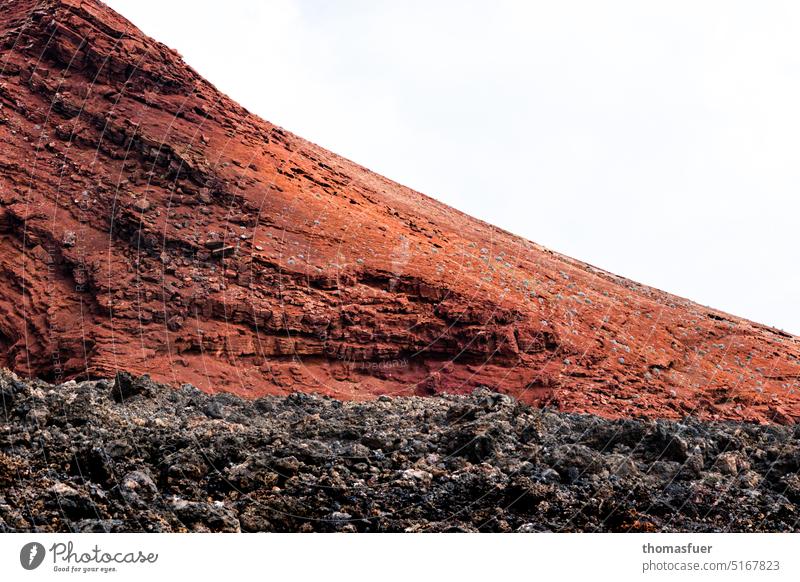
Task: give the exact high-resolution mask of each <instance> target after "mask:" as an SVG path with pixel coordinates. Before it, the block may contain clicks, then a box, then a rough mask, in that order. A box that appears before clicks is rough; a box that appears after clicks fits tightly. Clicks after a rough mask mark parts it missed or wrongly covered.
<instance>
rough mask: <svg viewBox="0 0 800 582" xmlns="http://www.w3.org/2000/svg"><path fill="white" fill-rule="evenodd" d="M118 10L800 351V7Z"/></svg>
mask: <svg viewBox="0 0 800 582" xmlns="http://www.w3.org/2000/svg"><path fill="white" fill-rule="evenodd" d="M108 4H109V5H111V6H112V7H114V8H115V9H116V10H118V11H119V12H121V13H122V14H123V15H125V16H126V17H127V18H129V19H130V20H131V21H133V22H134V23H135V24H136V25H137V26H139V27H140V28H141V29H142V30H144V31H145V32H146V33H147V34H149V35H151V36H154V37H155V38H157V39H158V40H160V41H162V42H164V43H166V44H168V45H170V46H172V47H173V48H176V49H177V50H178V51H179V52H180V53H181V54H182V55H183V56H184V58H185V60H186V61H187V62H188V63H189V64H190V65H192V66H193V67H194V68H195V69H196V70H198V71H199V72H200V73H201V74H202V75H203V76H205V77H206V78H208V79H209V80H210V81H211V82H212V83H214V84H215V85H216V86H217V87H218V88H219V89H220V90H222V91H224V92H225V93H227V94H229V95H230V96H231V97H233V98H234V99H236V100H237V101H239V102H240V103H241V104H242V105H244V106H245V107H247V108H248V109H250V110H251V111H253V112H254V113H257V114H259V115H260V116H262V117H264V118H265V119H268V120H269V121H272V122H273V123H277V124H279V125H281V126H283V127H285V128H286V129H288V130H290V131H292V132H294V133H297V134H299V135H301V136H303V137H305V138H307V139H310V140H311V141H314V142H316V143H318V144H320V145H322V146H324V147H326V148H328V149H330V150H333V151H335V152H337V153H339V154H342V155H344V156H346V157H348V158H350V159H352V160H354V161H356V162H359V163H361V164H363V165H365V166H367V167H369V168H370V169H372V170H374V171H376V172H379V173H381V174H383V175H385V176H387V177H389V178H392V179H393V180H396V181H398V182H401V183H403V184H406V185H408V186H411V187H413V188H415V189H417V190H420V191H422V192H425V193H426V194H429V195H431V196H434V197H435V198H438V199H439V200H442V201H444V202H446V203H448V204H450V205H452V206H455V207H456V208H459V209H461V210H464V211H466V212H468V213H470V214H472V215H474V216H477V217H479V218H482V219H484V220H486V221H488V222H492V223H494V224H497V225H498V226H501V227H504V228H506V229H508V230H510V231H512V232H515V233H517V234H520V235H522V236H524V237H526V238H529V239H531V240H534V241H536V242H538V243H541V244H544V245H546V246H548V247H550V248H553V249H555V250H557V251H560V252H563V253H565V254H567V255H570V256H573V257H575V258H578V259H581V260H584V261H587V262H590V263H592V264H594V265H597V266H598V267H602V268H605V269H607V270H609V271H612V272H615V273H617V274H620V275H624V276H627V277H630V278H632V279H635V280H637V281H640V282H642V283H645V284H648V285H652V286H655V287H658V288H661V289H664V290H667V291H670V292H673V293H677V294H678V295H682V296H685V297H688V298H690V299H693V300H695V301H698V302H700V303H703V304H706V305H711V306H714V307H717V308H719V309H723V310H726V311H729V312H731V313H734V314H737V315H741V316H744V317H748V318H750V319H754V320H756V321H760V322H763V323H766V324H769V325H774V326H776V327H779V328H782V329H785V330H787V331H792V332H794V333H800V302H798V301H797V299H798V289H799V288H800V269H798V263H800V231H799V230H798V228H797V221H798V211H800V191H798V190H799V189H800V188H799V187H800V34H798V32H799V31H800V3H796V2H794V3H793V2H777V1H775V2H736V1H732V0H726V1H723V2H712V1H704V2H701V1H698V0H692V1H688V2H684V1H676V0H670V2H641V1H640V0H639V1H631V2H621V1H604V2H597V1H596V0H590V1H585V2H577V1H569V0H559V1H558V2H522V1H518V2H502V1H499V2H498V1H491V2H490V1H488V0H487V1H485V2H480V3H479V2H470V1H465V0H458V1H450V0H439V1H431V0H428V1H416V0H411V1H409V0H404V1H402V2H400V1H391V2H390V1H383V0H364V1H362V2H357V1H354V0H337V1H336V2H332V1H324V0H319V1H310V0H258V1H256V0H249V1H246V0H225V1H220V0H211V1H209V0H191V1H189V0H169V1H164V0H159V1H154V0H108Z"/></svg>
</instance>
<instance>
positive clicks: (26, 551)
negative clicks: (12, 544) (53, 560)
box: [19, 542, 45, 570]
mask: <svg viewBox="0 0 800 582" xmlns="http://www.w3.org/2000/svg"><path fill="white" fill-rule="evenodd" d="M44 555H45V549H44V546H43V545H42V544H40V543H39V542H30V543H27V544H25V545H24V546H22V549H21V550H20V551H19V563H20V564H22V567H23V568H25V569H26V570H35V569H36V568H38V567H39V566H41V565H42V562H43V561H44Z"/></svg>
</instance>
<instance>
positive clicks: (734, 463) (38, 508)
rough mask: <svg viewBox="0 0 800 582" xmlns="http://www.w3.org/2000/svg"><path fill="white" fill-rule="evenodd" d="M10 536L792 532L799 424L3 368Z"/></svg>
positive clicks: (1, 452)
mask: <svg viewBox="0 0 800 582" xmlns="http://www.w3.org/2000/svg"><path fill="white" fill-rule="evenodd" d="M0 404H2V414H3V416H2V419H0V531H6V532H13V531H25V532H29V531H41V532H51V531H58V532H88V531H91V532H97V531H111V532H121V531H144V532H161V531H224V532H239V531H241V532H260V531H280V532H311V531H320V532H335V531H342V532H474V531H480V532H542V531H552V532H562V531H587V532H596V531H644V532H654V531H690V532H707V531H734V532H750V531H797V530H798V518H799V517H800V514H799V513H798V502H800V476H798V469H799V468H800V448H798V436H799V433H800V430H798V428H796V427H787V426H759V425H755V424H735V423H730V422H720V423H707V422H699V421H697V420H693V419H686V420H684V421H680V422H676V421H653V420H639V419H625V420H609V419H604V418H599V417H595V416H588V415H575V414H567V413H562V412H557V411H553V410H539V409H534V408H530V407H528V406H526V405H524V404H521V403H519V402H517V401H515V400H513V399H512V398H510V397H508V396H505V395H501V394H497V393H494V392H490V391H489V390H486V389H482V388H478V389H476V390H475V392H474V393H473V394H472V395H471V396H437V397H429V398H428V397H426V398H418V397H409V398H390V397H385V396H384V397H380V398H378V399H377V400H372V401H366V402H341V401H338V400H334V399H331V398H327V397H318V396H313V395H307V394H300V393H297V394H292V395H290V396H287V397H265V398H260V399H258V400H244V399H241V398H238V397H234V396H230V395H227V394H217V395H213V396H209V395H206V394H204V393H202V392H200V391H199V390H197V389H196V388H194V387H192V386H189V385H184V386H183V387H181V388H180V389H173V388H170V387H166V386H161V385H158V384H156V383H154V382H152V381H151V380H150V379H149V378H148V377H146V376H143V377H139V378H134V377H132V376H130V375H128V374H125V373H120V374H118V375H117V378H116V379H115V380H99V381H87V382H67V383H64V384H61V385H58V386H53V385H49V384H47V383H45V382H41V381H35V380H33V381H31V380H23V379H20V378H18V377H16V376H15V375H13V374H11V373H10V372H0Z"/></svg>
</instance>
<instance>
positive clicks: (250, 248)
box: [0, 0, 800, 423]
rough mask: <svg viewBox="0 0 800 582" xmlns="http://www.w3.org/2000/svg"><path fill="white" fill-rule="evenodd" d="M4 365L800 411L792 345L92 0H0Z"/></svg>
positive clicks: (233, 386) (635, 405)
mask: <svg viewBox="0 0 800 582" xmlns="http://www.w3.org/2000/svg"><path fill="white" fill-rule="evenodd" d="M0 20H1V21H0V63H1V66H0V270H2V277H0V366H7V367H9V368H12V369H14V370H16V371H17V372H19V373H22V374H28V375H36V376H41V377H44V378H48V379H68V378H78V377H87V376H88V377H98V376H108V375H111V374H113V373H114V372H115V370H117V369H127V370H131V371H134V372H140V373H144V372H147V373H149V374H151V375H152V376H153V377H155V378H156V379H159V380H162V381H168V382H173V383H179V382H191V383H194V384H196V385H197V386H199V387H201V388H203V389H205V390H226V391H231V392H236V393H239V394H244V395H248V396H249V395H252V396H258V395H262V394H269V393H287V392H291V391H297V390H302V391H316V392H322V393H326V394H330V395H333V396H336V397H340V398H364V397H370V396H373V395H376V394H383V393H390V394H434V393H438V392H442V391H450V392H459V391H470V390H472V389H473V387H475V386H476V385H479V384H482V385H488V386H490V387H492V388H494V389H496V390H498V391H502V392H507V393H511V394H513V395H515V396H517V397H519V398H522V399H524V400H526V401H529V402H534V403H549V404H551V405H556V406H559V407H561V408H562V409H566V410H576V411H589V412H593V413H599V414H602V415H606V416H625V415H647V416H653V417H680V416H683V415H686V414H690V413H694V414H697V415H700V416H702V417H705V418H730V419H745V420H758V421H777V422H783V423H790V422H794V421H795V420H796V419H797V418H800V398H798V392H797V389H798V388H797V381H798V378H799V377H800V362H798V357H800V344H799V343H798V338H795V337H793V336H790V335H787V334H785V333H782V332H780V331H777V330H774V329H770V328H767V327H764V326H761V325H757V324H754V323H751V322H749V321H745V320H742V319H739V318H737V317H732V316H730V315H727V314H724V313H720V312H718V311H714V310H712V309H708V308H705V307H702V306H700V305H696V304H694V303H691V302H689V301H687V300H685V299H681V298H679V297H675V296H673V295H669V294H667V293H663V292H661V291H658V290H656V289H652V288H649V287H646V286H643V285H639V284H637V283H634V282H632V281H629V280H626V279H623V278H621V277H617V276H614V275H612V274H610V273H607V272H605V271H602V270H600V269H597V268H595V267H592V266H590V265H587V264H584V263H581V262H579V261H576V260H573V259H570V258H568V257H564V256H562V255H559V254H557V253H554V252H552V251H549V250H547V249H545V248H542V247H541V246H539V245H537V244H534V243H532V242H529V241H526V240H523V239H521V238H519V237H516V236H513V235H511V234H509V233H507V232H504V231H502V230H500V229H498V228H496V227H493V226H491V225H488V224H485V223H483V222H481V221H479V220H476V219H474V218H471V217H469V216H466V215H464V214H462V213H460V212H458V211H456V210H453V209H452V208H449V207H447V206H445V205H444V204H441V203H439V202H436V201H435V200H432V199H431V198H428V197H427V196H424V195H422V194H420V193H418V192H414V191H413V190H410V189H408V188H405V187H403V186H401V185H399V184H396V183H394V182H392V181H390V180H387V179H386V178H383V177H381V176H378V175H376V174H374V173H372V172H370V171H369V170H367V169H365V168H363V167H361V166H359V165H357V164H354V163H352V162H350V161H348V160H345V159H343V158H341V157H339V156H337V155H335V154H333V153H331V152H328V151H326V150H324V149H322V148H320V147H318V146H316V145H314V144H312V143H309V142H307V141H304V140H303V139H301V138H299V137H297V136H295V135H292V134H291V133H289V132H287V131H285V130H283V129H281V128H279V127H276V126H274V125H272V124H270V123H268V122H266V121H263V120H262V119H259V118H258V117H256V116H255V115H252V114H250V113H248V112H247V111H246V110H244V109H243V108H242V107H241V106H239V105H237V104H236V103H234V102H233V101H231V100H230V99H229V98H228V97H226V96H225V95H222V94H221V93H220V92H219V91H217V90H216V89H215V88H214V87H213V86H212V85H211V84H209V83H208V82H207V81H205V80H204V79H202V78H201V77H200V76H199V75H198V74H197V73H196V72H194V71H193V70H192V69H191V68H189V67H188V66H187V65H185V64H184V63H183V61H182V60H181V58H180V57H179V56H178V54H177V53H175V52H174V51H172V50H170V49H168V48H167V47H165V46H163V45H161V44H159V43H157V42H155V41H154V40H152V39H150V38H148V37H146V36H145V35H144V34H143V33H141V32H140V31H139V30H137V29H136V28H135V27H134V26H133V25H132V24H131V23H129V22H128V21H126V20H125V19H124V18H122V17H120V16H119V15H117V14H116V13H114V12H113V11H112V10H110V9H109V8H107V7H106V6H104V5H102V4H101V3H99V2H96V1H95V0H84V1H81V0H45V1H41V0H38V1H34V0H11V1H9V0H5V1H2V0H0Z"/></svg>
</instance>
